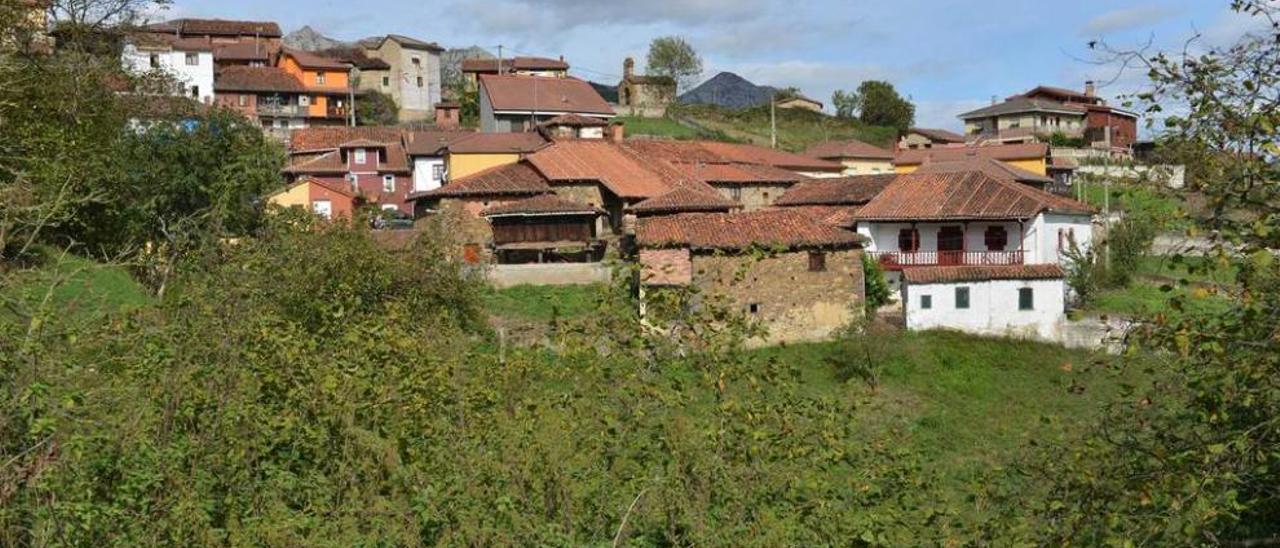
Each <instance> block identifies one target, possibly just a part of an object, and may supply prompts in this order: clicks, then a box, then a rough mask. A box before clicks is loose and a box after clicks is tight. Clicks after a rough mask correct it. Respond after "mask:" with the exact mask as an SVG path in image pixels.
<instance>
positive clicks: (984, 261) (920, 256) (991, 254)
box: [868, 250, 1023, 270]
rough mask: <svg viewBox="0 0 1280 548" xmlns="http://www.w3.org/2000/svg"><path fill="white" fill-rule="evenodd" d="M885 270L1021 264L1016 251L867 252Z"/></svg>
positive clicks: (1018, 251)
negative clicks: (915, 267) (917, 267)
mask: <svg viewBox="0 0 1280 548" xmlns="http://www.w3.org/2000/svg"><path fill="white" fill-rule="evenodd" d="M868 254H869V255H871V258H873V259H875V260H876V262H878V263H880V266H881V267H883V268H884V269H886V270H902V269H903V268H906V267H912V266H1008V265H1019V264H1023V262H1022V260H1023V253H1022V251H1021V250H1017V251H911V252H903V251H869V252H868Z"/></svg>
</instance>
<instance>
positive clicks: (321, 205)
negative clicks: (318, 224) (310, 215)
mask: <svg viewBox="0 0 1280 548" xmlns="http://www.w3.org/2000/svg"><path fill="white" fill-rule="evenodd" d="M311 211H314V212H315V213H316V215H319V216H321V217H324V218H326V219H332V218H333V202H330V201H329V200H316V201H314V202H311Z"/></svg>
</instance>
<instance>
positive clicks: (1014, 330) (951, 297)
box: [902, 279, 1066, 340]
mask: <svg viewBox="0 0 1280 548" xmlns="http://www.w3.org/2000/svg"><path fill="white" fill-rule="evenodd" d="M959 287H968V288H969V308H968V309H957V308H956V297H955V293H956V288H959ZM1024 287H1026V288H1031V290H1032V295H1033V300H1034V303H1033V305H1034V308H1033V309H1032V310H1019V309H1018V290H1019V289H1020V288H1024ZM926 295H927V296H930V297H932V300H933V305H932V307H931V308H930V309H927V310H926V309H924V308H923V307H922V306H921V302H922V297H923V296H926ZM902 299H903V307H904V309H905V313H906V318H907V329H911V330H923V329H954V330H958V331H964V332H967V333H975V334H979V335H999V336H1013V337H1033V338H1039V339H1043V340H1057V338H1058V335H1059V331H1060V329H1061V326H1062V324H1063V322H1064V321H1065V320H1066V314H1065V311H1066V286H1065V284H1064V283H1063V281H1062V280H1061V279H1057V280H990V281H982V282H963V283H945V284H920V285H913V284H903V289H902Z"/></svg>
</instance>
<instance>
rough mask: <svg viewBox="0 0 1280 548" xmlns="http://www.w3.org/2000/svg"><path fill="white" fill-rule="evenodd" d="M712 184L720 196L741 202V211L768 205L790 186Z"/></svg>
mask: <svg viewBox="0 0 1280 548" xmlns="http://www.w3.org/2000/svg"><path fill="white" fill-rule="evenodd" d="M712 186H714V187H715V188H716V189H717V190H719V191H720V195H721V196H724V197H725V198H728V199H730V200H733V201H734V202H737V203H739V204H741V205H742V210H743V211H754V210H757V209H762V208H766V207H769V206H771V205H773V202H774V201H776V200H777V199H778V197H780V196H782V194H783V193H784V192H786V191H787V189H788V188H791V185H789V184H759V185H752V184H742V183H725V184H719V183H717V184H713V185H712Z"/></svg>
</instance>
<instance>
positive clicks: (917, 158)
mask: <svg viewBox="0 0 1280 548" xmlns="http://www.w3.org/2000/svg"><path fill="white" fill-rule="evenodd" d="M974 158H990V159H993V160H999V161H1001V162H1003V163H1005V164H1007V165H1010V166H1013V167H1016V168H1019V169H1023V170H1026V171H1029V172H1031V173H1035V174H1036V175H1048V174H1049V145H1048V144H1046V143H1018V144H1008V145H987V146H964V147H934V148H916V149H905V150H899V151H898V153H897V154H896V155H895V156H894V158H893V168H894V172H896V173H911V172H914V171H915V170H917V169H919V168H920V166H921V165H923V164H925V163H929V162H956V161H963V160H971V159H974Z"/></svg>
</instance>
